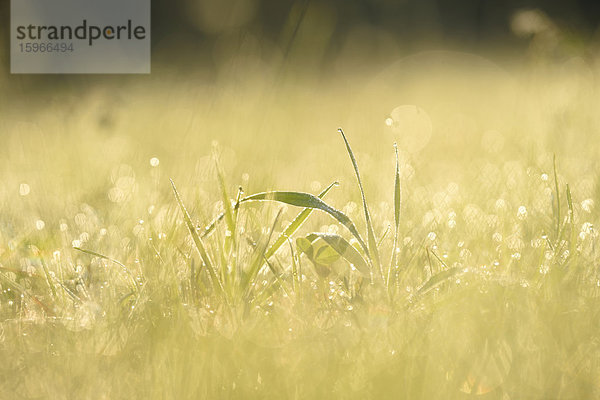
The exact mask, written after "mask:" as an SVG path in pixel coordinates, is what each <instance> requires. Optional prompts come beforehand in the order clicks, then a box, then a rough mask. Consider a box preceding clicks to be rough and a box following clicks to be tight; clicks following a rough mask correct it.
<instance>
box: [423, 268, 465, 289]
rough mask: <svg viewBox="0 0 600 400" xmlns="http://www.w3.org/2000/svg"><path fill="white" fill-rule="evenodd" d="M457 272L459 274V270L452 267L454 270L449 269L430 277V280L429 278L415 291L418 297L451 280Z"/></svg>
mask: <svg viewBox="0 0 600 400" xmlns="http://www.w3.org/2000/svg"><path fill="white" fill-rule="evenodd" d="M459 272H460V268H456V267H454V268H450V269H447V270H444V271H441V272H438V273H437V274H435V275H432V276H431V278H429V279H428V280H427V281H426V282H425V283H423V284H422V285H421V287H419V288H418V289H417V294H418V295H421V294H425V293H426V292H428V291H429V290H431V289H433V288H434V287H436V286H438V285H440V284H442V283H443V282H445V281H446V280H448V279H450V278H452V277H453V276H455V275H456V274H458V273H459Z"/></svg>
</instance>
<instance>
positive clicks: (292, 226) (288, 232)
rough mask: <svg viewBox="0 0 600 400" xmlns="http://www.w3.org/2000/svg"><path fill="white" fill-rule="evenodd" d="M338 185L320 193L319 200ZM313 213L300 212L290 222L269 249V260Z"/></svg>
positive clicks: (309, 209)
mask: <svg viewBox="0 0 600 400" xmlns="http://www.w3.org/2000/svg"><path fill="white" fill-rule="evenodd" d="M337 185H338V182H333V183H332V184H331V185H329V186H328V187H327V188H325V190H323V191H322V192H321V193H319V195H318V196H317V197H318V198H319V199H322V198H323V197H325V195H326V194H327V193H328V192H329V191H330V190H331V189H332V188H333V187H334V186H337ZM312 211H313V209H312V208H305V209H304V210H302V211H300V213H299V214H298V215H297V216H296V218H294V220H293V221H292V222H290V223H289V225H288V226H286V228H285V229H284V230H283V232H281V234H280V235H279V237H278V238H277V240H275V242H274V243H273V244H272V245H271V247H269V249H268V250H267V252H266V253H265V257H266V258H267V259H269V258H270V257H271V256H272V255H273V254H275V252H277V250H279V248H280V247H281V246H282V245H283V244H284V243H285V241H286V240H288V238H289V237H291V236H292V235H293V234H294V233H295V232H296V231H297V230H298V229H299V228H300V227H301V226H302V224H303V223H304V221H306V219H307V218H308V217H309V216H310V214H312Z"/></svg>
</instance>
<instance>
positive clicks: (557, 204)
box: [553, 154, 561, 240]
mask: <svg viewBox="0 0 600 400" xmlns="http://www.w3.org/2000/svg"><path fill="white" fill-rule="evenodd" d="M553 164H554V189H555V192H556V237H557V238H558V235H559V233H560V224H561V220H560V191H559V190H558V174H557V173H556V154H554V157H553ZM557 240H558V239H557Z"/></svg>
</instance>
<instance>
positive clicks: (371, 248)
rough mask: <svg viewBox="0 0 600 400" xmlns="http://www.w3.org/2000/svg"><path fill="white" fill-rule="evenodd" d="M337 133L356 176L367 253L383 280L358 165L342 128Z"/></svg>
mask: <svg viewBox="0 0 600 400" xmlns="http://www.w3.org/2000/svg"><path fill="white" fill-rule="evenodd" d="M338 132H339V133H340V134H341V135H342V138H343V139H344V143H345V144H346V150H347V151H348V155H349V156H350V161H352V167H353V168H354V173H355V174H356V179H357V181H358V188H359V189H360V196H361V198H362V205H363V210H364V213H365V222H366V225H367V240H368V243H369V252H370V257H369V258H371V256H372V262H373V263H374V264H375V269H377V270H379V273H380V277H381V279H382V280H383V270H382V268H381V262H380V259H379V250H378V249H377V240H376V239H375V231H374V230H373V223H372V221H371V214H370V212H369V207H368V205H367V198H366V197H365V191H364V188H363V184H362V180H361V179H360V173H359V171H358V163H357V162H356V157H354V152H353V151H352V148H351V147H350V143H348V139H347V138H346V135H345V134H344V131H343V130H342V128H338Z"/></svg>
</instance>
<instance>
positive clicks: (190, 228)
mask: <svg viewBox="0 0 600 400" xmlns="http://www.w3.org/2000/svg"><path fill="white" fill-rule="evenodd" d="M170 181H171V186H172V187H173V193H175V199H176V200H177V204H179V208H180V209H181V213H182V214H183V219H184V221H185V224H186V226H187V228H188V231H189V232H190V235H192V240H193V241H194V245H195V247H196V250H197V251H198V253H199V254H200V258H201V259H202V262H203V263H204V264H205V265H206V269H207V270H208V273H209V275H210V278H211V280H212V282H213V286H214V287H215V289H216V290H217V291H218V292H219V293H221V294H223V295H224V294H225V290H224V289H223V284H222V283H221V280H220V279H219V277H218V276H217V271H216V270H215V268H214V266H213V263H212V261H211V259H210V257H209V255H208V253H207V252H206V248H205V247H204V244H203V243H202V240H200V237H198V233H197V232H196V228H195V227H194V224H193V223H192V219H191V218H190V214H189V213H188V211H187V209H186V208H185V205H184V204H183V201H182V200H181V196H179V192H178V191H177V188H176V187H175V182H173V180H172V179H171V180H170Z"/></svg>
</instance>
